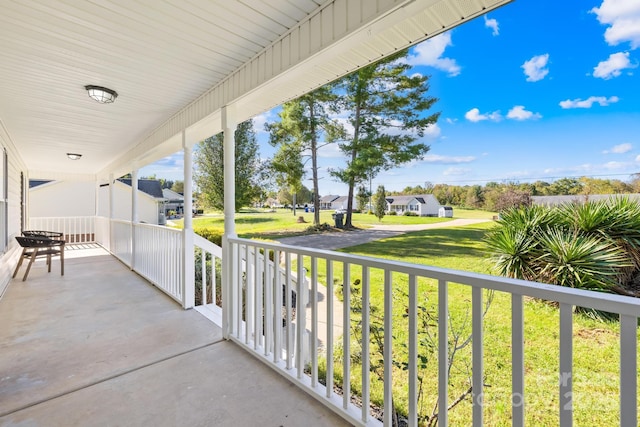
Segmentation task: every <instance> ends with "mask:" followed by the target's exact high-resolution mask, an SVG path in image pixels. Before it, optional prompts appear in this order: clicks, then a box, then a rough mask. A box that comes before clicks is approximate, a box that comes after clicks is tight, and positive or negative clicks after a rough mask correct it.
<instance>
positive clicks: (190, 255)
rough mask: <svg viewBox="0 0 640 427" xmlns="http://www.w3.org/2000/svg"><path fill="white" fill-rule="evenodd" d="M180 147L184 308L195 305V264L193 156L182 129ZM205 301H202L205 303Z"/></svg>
mask: <svg viewBox="0 0 640 427" xmlns="http://www.w3.org/2000/svg"><path fill="white" fill-rule="evenodd" d="M182 149H183V151H184V190H183V194H184V212H183V214H184V216H183V218H184V228H183V229H182V247H183V251H182V254H183V264H182V265H183V266H184V268H183V270H182V272H183V276H182V286H183V288H182V295H183V297H182V306H183V307H184V308H185V309H188V308H193V306H194V305H195V266H194V261H195V258H194V250H195V249H194V246H193V221H192V210H193V165H192V163H193V158H192V157H193V156H192V148H191V146H190V145H188V144H187V141H186V133H185V131H184V130H183V131H182ZM205 303H206V301H204V302H203V304H205Z"/></svg>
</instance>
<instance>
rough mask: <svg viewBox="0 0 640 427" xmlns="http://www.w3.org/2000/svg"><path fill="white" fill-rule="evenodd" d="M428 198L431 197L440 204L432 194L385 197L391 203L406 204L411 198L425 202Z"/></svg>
mask: <svg viewBox="0 0 640 427" xmlns="http://www.w3.org/2000/svg"><path fill="white" fill-rule="evenodd" d="M429 199H433V200H435V202H436V203H438V204H440V202H438V199H436V197H435V196H434V195H433V194H415V195H409V196H389V197H386V200H387V202H389V203H391V204H392V205H408V204H409V203H411V201H413V200H417V201H418V203H422V204H425V203H427V201H428V200H429Z"/></svg>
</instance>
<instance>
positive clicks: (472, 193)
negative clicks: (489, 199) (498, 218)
mask: <svg viewBox="0 0 640 427" xmlns="http://www.w3.org/2000/svg"><path fill="white" fill-rule="evenodd" d="M465 205H466V206H468V207H471V208H479V207H481V206H483V205H484V192H483V190H482V187H481V186H479V185H473V186H471V187H469V188H468V189H467V197H466V200H465Z"/></svg>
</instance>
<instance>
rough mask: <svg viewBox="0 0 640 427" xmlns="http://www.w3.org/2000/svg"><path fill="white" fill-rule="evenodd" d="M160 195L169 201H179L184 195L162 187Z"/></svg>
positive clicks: (182, 199) (181, 200)
mask: <svg viewBox="0 0 640 427" xmlns="http://www.w3.org/2000/svg"><path fill="white" fill-rule="evenodd" d="M162 197H164V198H165V199H167V200H171V201H180V202H183V201H184V196H183V195H182V194H180V193H176V192H175V191H173V190H171V189H169V188H163V189H162Z"/></svg>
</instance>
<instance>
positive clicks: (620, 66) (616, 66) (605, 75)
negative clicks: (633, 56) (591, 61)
mask: <svg viewBox="0 0 640 427" xmlns="http://www.w3.org/2000/svg"><path fill="white" fill-rule="evenodd" d="M637 66H638V65H634V64H632V63H631V61H629V52H618V53H612V54H611V55H609V58H607V59H606V60H604V61H601V62H599V63H598V65H596V66H595V67H594V68H593V77H598V78H600V79H605V80H609V79H610V78H612V77H618V76H619V75H620V74H622V71H621V70H624V69H626V68H636V67H637Z"/></svg>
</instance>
